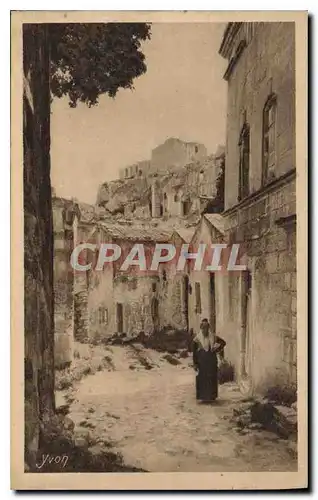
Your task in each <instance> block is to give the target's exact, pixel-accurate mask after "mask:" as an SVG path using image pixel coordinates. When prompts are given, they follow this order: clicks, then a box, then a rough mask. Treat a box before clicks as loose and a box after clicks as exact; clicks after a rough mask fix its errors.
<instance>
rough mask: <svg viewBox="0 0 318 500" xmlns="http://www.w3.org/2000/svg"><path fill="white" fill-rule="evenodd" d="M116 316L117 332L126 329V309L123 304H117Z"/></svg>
mask: <svg viewBox="0 0 318 500" xmlns="http://www.w3.org/2000/svg"><path fill="white" fill-rule="evenodd" d="M116 318H117V333H123V331H124V311H123V304H121V303H117V305H116Z"/></svg>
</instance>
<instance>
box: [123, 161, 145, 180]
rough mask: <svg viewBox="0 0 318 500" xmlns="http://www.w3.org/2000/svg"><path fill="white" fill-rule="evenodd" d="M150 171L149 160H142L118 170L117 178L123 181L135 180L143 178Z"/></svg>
mask: <svg viewBox="0 0 318 500" xmlns="http://www.w3.org/2000/svg"><path fill="white" fill-rule="evenodd" d="M149 171H150V160H142V161H138V162H137V163H134V164H133V165H129V166H128V167H124V168H120V169H119V178H120V179H121V180H124V179H135V178H138V177H145V176H147V175H148V173H149Z"/></svg>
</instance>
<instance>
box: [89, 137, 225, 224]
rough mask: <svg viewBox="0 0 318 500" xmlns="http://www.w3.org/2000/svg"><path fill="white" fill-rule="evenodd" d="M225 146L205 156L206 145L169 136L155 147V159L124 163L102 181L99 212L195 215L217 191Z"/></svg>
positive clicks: (107, 214)
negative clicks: (112, 177)
mask: <svg viewBox="0 0 318 500" xmlns="http://www.w3.org/2000/svg"><path fill="white" fill-rule="evenodd" d="M223 163H224V148H223V147H222V146H219V147H218V149H217V151H216V153H215V154H213V155H209V156H207V153H206V148H205V146H204V145H202V144H199V143H195V142H189V143H187V142H184V141H181V140H180V139H174V138H170V139H167V141H166V142H165V143H164V144H160V145H159V146H158V147H157V148H155V149H154V150H153V151H152V157H151V160H149V161H148V160H145V161H142V162H138V163H136V164H134V165H131V166H129V167H126V168H124V169H120V172H119V175H120V178H119V179H117V180H114V181H111V182H105V183H103V184H102V185H101V186H100V187H99V190H98V194H97V201H96V205H97V207H100V208H102V209H103V214H102V216H101V218H105V219H109V220H111V219H112V218H114V217H115V218H118V219H119V218H121V217H122V216H124V217H125V218H126V219H136V218H138V219H145V220H146V219H151V218H154V219H158V218H164V219H165V220H166V219H168V218H171V217H172V218H189V217H190V218H191V217H192V223H193V222H194V220H195V217H196V220H198V218H199V216H200V214H201V213H202V212H203V211H204V210H205V209H206V207H207V206H208V205H209V203H211V202H212V201H213V200H214V199H215V198H216V197H217V193H216V180H217V178H218V176H219V174H220V171H221V170H222V168H223Z"/></svg>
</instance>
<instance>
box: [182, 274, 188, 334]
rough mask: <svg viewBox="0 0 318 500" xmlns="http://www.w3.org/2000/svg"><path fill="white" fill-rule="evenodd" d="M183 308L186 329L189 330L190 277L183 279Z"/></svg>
mask: <svg viewBox="0 0 318 500" xmlns="http://www.w3.org/2000/svg"><path fill="white" fill-rule="evenodd" d="M183 306H184V317H185V321H186V329H187V331H188V330H189V276H187V275H186V276H184V278H183Z"/></svg>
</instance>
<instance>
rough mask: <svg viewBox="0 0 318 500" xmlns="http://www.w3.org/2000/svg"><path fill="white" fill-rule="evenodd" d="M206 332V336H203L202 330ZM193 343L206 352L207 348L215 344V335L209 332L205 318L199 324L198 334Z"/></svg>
mask: <svg viewBox="0 0 318 500" xmlns="http://www.w3.org/2000/svg"><path fill="white" fill-rule="evenodd" d="M206 329H207V330H208V335H206V336H205V335H204V330H206ZM194 341H195V342H197V343H198V344H199V345H200V346H201V347H202V349H204V350H205V351H208V350H209V348H211V349H212V347H213V346H214V344H215V333H214V332H212V331H211V328H210V325H209V322H208V320H207V319H206V318H204V319H203V320H202V321H201V324H200V332H199V333H198V334H197V335H196V336H195V338H194Z"/></svg>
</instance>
